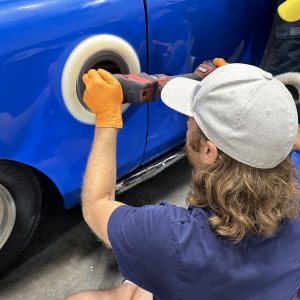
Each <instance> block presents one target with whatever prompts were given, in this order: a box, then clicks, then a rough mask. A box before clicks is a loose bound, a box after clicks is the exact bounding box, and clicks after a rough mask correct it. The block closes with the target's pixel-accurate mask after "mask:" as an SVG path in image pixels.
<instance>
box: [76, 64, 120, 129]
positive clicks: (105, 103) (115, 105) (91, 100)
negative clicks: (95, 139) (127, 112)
mask: <svg viewBox="0 0 300 300" xmlns="http://www.w3.org/2000/svg"><path fill="white" fill-rule="evenodd" d="M82 80H83V82H84V84H85V86H86V90H85V92H84V95H83V100H84V102H85V103H86V105H87V106H88V107H89V109H90V110H91V111H92V112H93V113H94V114H95V115H96V127H109V128H122V127H123V121H122V102H123V92H122V88H121V85H120V83H119V81H118V80H116V79H115V78H114V77H113V76H112V75H111V74H110V73H109V72H107V71H105V70H103V69H98V71H96V70H93V69H92V70H89V72H88V73H87V74H84V75H83V76H82Z"/></svg>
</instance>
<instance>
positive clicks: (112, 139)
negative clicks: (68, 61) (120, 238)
mask: <svg viewBox="0 0 300 300" xmlns="http://www.w3.org/2000/svg"><path fill="white" fill-rule="evenodd" d="M83 81H84V83H85V85H86V91H85V93H84V101H85V102H86V104H87V105H88V107H89V108H90V109H91V110H92V111H93V112H94V113H95V115H96V129H95V135H94V142H93V146H92V150H91V153H90V156H89V159H88V163H87V168H86V173H85V177H84V183H83V191H82V211H83V217H84V219H85V221H86V222H87V224H88V225H89V226H90V228H91V229H92V230H93V231H94V232H95V233H96V235H97V236H98V237H99V238H101V239H102V240H103V241H104V243H105V244H107V245H108V246H110V242H109V239H108V234H107V225H108V221H109V218H110V216H111V214H112V212H113V211H114V210H115V209H116V208H117V207H119V206H121V205H123V204H122V203H120V202H116V201H114V200H115V186H116V143H117V133H118V128H121V127H122V125H123V124H122V109H121V105H122V100H123V99H122V97H123V96H122V89H121V86H120V84H119V82H118V81H117V80H116V79H115V78H114V77H113V76H111V75H110V74H109V73H108V72H106V71H104V70H98V72H97V71H96V70H90V71H89V73H88V74H85V75H84V76H83Z"/></svg>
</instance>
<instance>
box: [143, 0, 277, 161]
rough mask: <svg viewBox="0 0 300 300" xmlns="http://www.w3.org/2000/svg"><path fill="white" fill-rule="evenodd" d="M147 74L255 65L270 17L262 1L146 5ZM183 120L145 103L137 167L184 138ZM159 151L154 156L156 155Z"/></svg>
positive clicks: (268, 7)
mask: <svg viewBox="0 0 300 300" xmlns="http://www.w3.org/2000/svg"><path fill="white" fill-rule="evenodd" d="M146 3H147V14H148V31H149V33H148V36H149V45H148V47H149V72H150V73H151V74H157V73H164V74H168V75H176V74H184V73H192V72H193V71H194V70H195V68H196V67H197V66H198V65H199V64H200V63H201V62H202V61H204V60H209V59H212V58H214V57H223V58H225V59H230V61H231V62H244V63H250V64H255V65H258V64H259V63H260V61H261V59H262V55H263V53H264V49H265V45H266V43H267V40H268V36H269V32H270V29H271V25H272V20H273V17H274V11H275V6H276V3H274V2H273V1H268V0H254V1H251V2H250V1H248V2H247V3H245V2H244V1H236V0H226V1H224V0H210V1H204V0H202V1H199V0H189V1H182V0H174V1H164V0H157V1H151V0H146ZM185 131H186V117H184V116H182V115H181V114H179V113H177V112H175V111H172V110H171V109H169V108H168V107H166V106H165V105H163V104H162V102H161V100H160V99H159V100H157V101H155V102H152V103H150V106H149V128H148V138H147V148H146V152H145V156H144V160H143V163H147V162H148V161H149V160H152V159H153V158H154V157H156V156H159V155H160V154H161V153H162V152H166V151H169V150H170V149H171V148H173V147H174V146H176V145H178V144H180V143H182V141H183V140H184V138H185ZM158 149H159V151H158Z"/></svg>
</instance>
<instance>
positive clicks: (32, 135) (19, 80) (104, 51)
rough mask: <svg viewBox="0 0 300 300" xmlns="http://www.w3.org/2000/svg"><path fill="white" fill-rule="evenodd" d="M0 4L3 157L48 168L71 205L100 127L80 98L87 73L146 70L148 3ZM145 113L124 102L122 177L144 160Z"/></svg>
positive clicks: (120, 139) (139, 0) (20, 0)
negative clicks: (127, 105)
mask: <svg viewBox="0 0 300 300" xmlns="http://www.w3.org/2000/svg"><path fill="white" fill-rule="evenodd" d="M0 11H1V12H2V13H1V18H0V36H1V44H2V46H1V47H0V64H1V70H0V90H1V96H0V99H1V103H0V145H1V147H0V157H1V158H2V159H9V160H12V161H15V162H21V163H23V164H26V165H29V166H32V167H34V168H35V169H37V170H39V171H40V172H42V173H43V174H45V175H46V176H48V177H49V178H50V179H51V180H52V181H53V182H54V183H55V185H56V186H57V187H58V189H59V191H60V192H61V194H62V195H63V197H64V200H65V206H66V207H71V206H72V205H74V204H75V203H77V202H79V199H80V198H79V196H80V187H81V183H82V177H83V172H84V168H85V164H86V161H87V157H88V153H89V150H90V147H91V143H92V140H93V132H94V126H93V121H92V119H91V116H90V113H89V112H88V111H86V110H85V109H83V108H82V105H81V104H80V103H79V100H80V99H79V98H80V97H79V96H78V94H80V93H82V91H80V89H82V86H81V84H80V81H81V75H82V74H83V72H84V71H86V70H87V69H88V68H98V67H103V68H106V69H108V70H109V71H111V72H124V73H127V72H134V71H135V72H139V71H141V70H142V71H146V66H147V47H146V21H145V12H144V3H143V1H142V0H130V1H124V0H111V1H109V0H108V1H91V0H75V1H64V0H60V1H46V2H45V1H43V2H42V1H39V0H33V1H30V2H28V1H26V0H17V1H4V2H2V3H1V4H0ZM4 45H5V46H4ZM132 56H135V60H134V59H133V61H135V62H132V61H131V59H132ZM132 64H135V67H132ZM76 93H77V94H76ZM81 100H82V99H81ZM147 116H148V107H147V105H144V106H134V105H132V106H130V107H127V108H126V110H125V109H124V114H123V118H124V128H123V129H122V130H120V132H119V137H118V146H117V160H118V177H119V178H120V177H122V176H124V175H125V174H127V173H128V172H130V171H131V170H133V169H135V168H137V167H138V166H139V165H140V163H141V160H142V156H143V153H144V150H145V144H146V132H147Z"/></svg>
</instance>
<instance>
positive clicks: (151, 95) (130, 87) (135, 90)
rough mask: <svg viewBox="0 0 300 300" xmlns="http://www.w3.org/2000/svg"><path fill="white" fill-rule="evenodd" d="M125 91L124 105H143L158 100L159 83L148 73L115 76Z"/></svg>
mask: <svg viewBox="0 0 300 300" xmlns="http://www.w3.org/2000/svg"><path fill="white" fill-rule="evenodd" d="M113 76H114V77H115V78H116V79H117V80H118V81H119V82H120V84H121V87H122V90H123V103H132V104H143V103H145V102H149V101H152V100H154V99H155V98H156V93H155V89H156V90H157V89H158V82H157V81H156V80H155V79H154V78H153V77H152V76H151V75H148V74H146V73H139V74H126V75H124V74H113Z"/></svg>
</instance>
